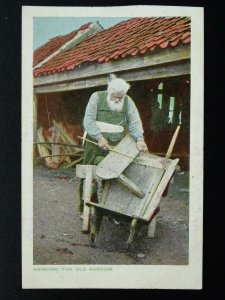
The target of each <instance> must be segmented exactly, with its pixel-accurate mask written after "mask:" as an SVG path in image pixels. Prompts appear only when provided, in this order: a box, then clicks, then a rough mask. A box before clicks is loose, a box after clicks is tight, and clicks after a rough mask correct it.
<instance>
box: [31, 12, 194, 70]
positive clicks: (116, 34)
mask: <svg viewBox="0 0 225 300" xmlns="http://www.w3.org/2000/svg"><path fill="white" fill-rule="evenodd" d="M190 31H191V29H190V18H188V17H173V18H169V17H168V18H167V17H160V18H155V17H151V18H133V19H129V20H127V21H123V22H121V23H119V24H117V25H115V26H113V27H110V28H108V29H105V30H102V31H99V32H96V33H94V34H93V35H92V36H90V37H88V38H86V39H85V40H83V41H82V42H81V43H80V44H78V45H76V46H74V47H73V48H71V49H69V50H67V51H64V52H62V53H59V54H58V55H56V56H55V57H53V58H51V59H50V60H49V61H47V62H46V63H44V64H43V65H42V66H41V67H40V68H37V69H35V70H34V76H40V75H41V76H42V75H46V73H54V72H63V71H66V70H72V69H74V68H77V67H78V66H79V65H81V64H87V63H91V62H94V61H97V62H99V63H104V62H108V61H110V60H112V59H114V60H115V59H119V58H125V57H128V56H136V55H143V54H144V53H146V52H148V51H150V52H152V51H157V48H162V49H165V48H168V47H175V46H177V45H179V44H188V43H190V36H191V33H190ZM73 34H75V31H74V33H73ZM57 38H59V37H56V38H55V42H56V41H57ZM61 38H62V37H61ZM53 40H54V39H53ZM55 42H54V43H55ZM61 42H62V41H61ZM54 43H53V46H54ZM49 47H50V45H47V46H46V45H44V46H42V47H41V48H40V49H42V50H41V51H40V53H39V55H46V53H47V52H48V51H49ZM34 61H35V57H34Z"/></svg>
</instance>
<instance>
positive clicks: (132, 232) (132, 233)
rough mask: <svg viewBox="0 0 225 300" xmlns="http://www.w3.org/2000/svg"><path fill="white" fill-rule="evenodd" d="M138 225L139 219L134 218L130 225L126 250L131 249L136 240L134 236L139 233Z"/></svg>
mask: <svg viewBox="0 0 225 300" xmlns="http://www.w3.org/2000/svg"><path fill="white" fill-rule="evenodd" d="M137 227H138V220H137V219H132V222H131V225H130V235H129V238H128V240H127V243H126V250H127V251H128V250H129V249H130V245H131V243H132V242H133V240H134V237H135V235H136V233H137Z"/></svg>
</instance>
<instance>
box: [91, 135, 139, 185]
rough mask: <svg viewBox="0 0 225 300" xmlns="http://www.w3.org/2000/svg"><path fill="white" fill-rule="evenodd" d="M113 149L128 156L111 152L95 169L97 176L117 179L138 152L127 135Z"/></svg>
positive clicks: (133, 142)
mask: <svg viewBox="0 0 225 300" xmlns="http://www.w3.org/2000/svg"><path fill="white" fill-rule="evenodd" d="M114 149H115V150H116V151H118V152H121V153H124V154H125V155H128V156H125V155H123V154H120V153H117V152H114V151H111V152H110V153H109V154H108V155H107V156H106V157H105V158H104V159H103V160H102V161H101V162H100V163H99V164H98V166H97V167H96V175H97V176H99V177H101V178H104V179H112V178H117V177H119V176H120V174H121V173H122V172H123V171H124V170H125V168H127V166H129V164H130V163H131V162H132V161H133V160H134V158H135V157H136V156H137V155H138V153H139V152H140V151H139V150H138V148H137V145H136V142H135V141H134V140H133V138H132V137H131V136H130V135H129V134H127V135H126V136H125V137H124V138H123V139H122V141H121V142H120V143H119V144H118V145H117V146H116V147H115V148H114Z"/></svg>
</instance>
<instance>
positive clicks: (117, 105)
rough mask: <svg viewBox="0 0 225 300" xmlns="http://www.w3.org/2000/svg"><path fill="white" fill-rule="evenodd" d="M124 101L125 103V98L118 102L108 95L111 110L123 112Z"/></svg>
mask: <svg viewBox="0 0 225 300" xmlns="http://www.w3.org/2000/svg"><path fill="white" fill-rule="evenodd" d="M123 103H124V98H123V100H122V101H120V102H118V103H116V102H114V101H111V100H110V98H109V96H108V97H107V105H108V107H109V109H110V110H111V111H115V112H121V111H122V109H123Z"/></svg>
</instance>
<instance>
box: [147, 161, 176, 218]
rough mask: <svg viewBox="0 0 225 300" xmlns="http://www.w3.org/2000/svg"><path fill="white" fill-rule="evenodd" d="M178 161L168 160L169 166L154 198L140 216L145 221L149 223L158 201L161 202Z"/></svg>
mask: <svg viewBox="0 0 225 300" xmlns="http://www.w3.org/2000/svg"><path fill="white" fill-rule="evenodd" d="M178 161H179V159H178V158H177V159H174V160H172V161H171V160H170V164H169V166H168V167H167V169H166V172H165V174H164V176H163V178H162V180H161V182H160V184H159V185H158V187H157V189H156V191H155V193H154V196H153V197H152V199H151V201H150V202H149V205H148V207H147V209H146V211H145V212H144V215H143V216H142V217H143V218H144V219H145V220H146V221H149V220H150V219H151V217H152V215H153V213H154V211H155V210H156V208H157V207H158V206H159V203H160V200H161V196H162V194H163V192H164V190H165V188H166V186H167V184H168V182H169V180H170V178H171V176H172V175H173V173H174V170H175V167H176V165H177V164H178Z"/></svg>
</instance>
